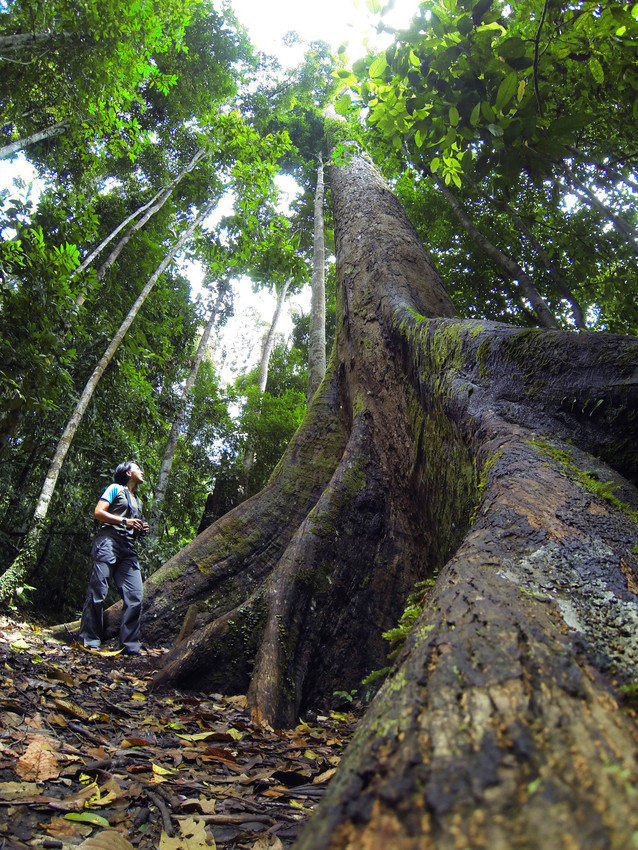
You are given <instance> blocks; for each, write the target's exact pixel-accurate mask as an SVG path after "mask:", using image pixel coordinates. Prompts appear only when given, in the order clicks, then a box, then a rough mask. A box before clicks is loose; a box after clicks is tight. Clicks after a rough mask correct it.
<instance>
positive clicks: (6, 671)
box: [0, 617, 359, 850]
mask: <svg viewBox="0 0 638 850" xmlns="http://www.w3.org/2000/svg"><path fill="white" fill-rule="evenodd" d="M165 651H166V650H164V649H149V650H146V654H145V655H143V656H142V657H139V658H137V657H135V658H131V657H128V656H123V655H121V654H120V653H118V652H115V651H112V652H108V651H101V652H94V651H87V650H86V649H84V648H83V647H81V646H80V645H78V644H71V645H66V644H64V643H60V642H59V641H57V640H54V639H52V638H51V637H50V636H49V635H48V634H47V633H46V631H42V630H40V629H38V628H37V627H36V626H32V625H29V624H28V623H19V622H16V621H14V620H11V619H9V618H7V617H0V664H2V668H3V669H2V686H1V688H0V847H2V848H26V847H29V848H31V847H48V848H71V847H82V848H86V850H90V848H94V850H98V848H99V850H126V848H131V847H135V848H140V850H151V848H152V850H157V848H160V850H199V848H211V847H221V848H224V849H225V850H285V848H288V847H290V846H291V845H292V843H293V842H294V841H295V839H296V838H297V837H298V835H299V834H300V832H301V830H302V828H303V826H304V824H305V821H306V820H307V819H308V817H309V815H310V814H311V812H312V809H313V808H314V806H315V805H316V804H317V802H318V801H319V799H320V798H321V795H322V793H323V791H324V790H325V788H326V786H327V783H328V782H329V780H330V778H331V777H332V775H333V773H334V771H335V768H336V765H337V764H338V762H339V760H340V758H341V755H342V753H343V750H344V748H345V746H346V744H347V742H348V741H349V739H350V737H351V736H352V733H353V731H354V728H355V726H356V723H357V720H358V719H359V718H358V717H357V715H356V713H353V712H349V713H338V712H332V713H330V714H329V715H325V716H318V717H316V718H315V717H314V716H313V719H312V721H309V722H307V723H304V722H300V725H298V726H297V727H296V728H295V729H286V730H271V729H264V728H261V727H257V726H254V725H253V724H251V722H250V718H249V715H248V714H247V712H246V698H245V697H244V696H222V695H221V694H211V693H207V694H203V693H185V692H178V691H175V690H171V691H165V692H157V693H156V692H151V691H150V687H149V686H150V682H151V679H152V677H153V673H154V672H155V670H157V668H158V666H159V665H160V663H161V658H162V655H163V654H164V652H165Z"/></svg>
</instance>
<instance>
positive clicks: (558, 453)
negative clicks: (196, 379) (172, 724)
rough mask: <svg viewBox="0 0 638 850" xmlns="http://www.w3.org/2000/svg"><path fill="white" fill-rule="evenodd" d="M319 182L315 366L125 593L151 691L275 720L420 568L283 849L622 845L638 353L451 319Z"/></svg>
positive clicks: (370, 201)
mask: <svg viewBox="0 0 638 850" xmlns="http://www.w3.org/2000/svg"><path fill="white" fill-rule="evenodd" d="M331 185H332V194H333V203H334V219H335V236H336V252H337V281H338V296H339V304H338V316H339V319H338V326H337V340H336V346H335V352H334V356H333V360H332V361H331V366H330V368H329V369H328V373H327V376H326V379H325V380H324V382H323V384H322V385H321V388H320V390H319V391H318V393H317V394H316V395H315V398H314V399H313V402H312V404H311V405H310V407H309V411H308V414H307V418H306V420H305V421H304V423H303V424H302V426H301V428H300V429H299V431H298V432H297V434H296V435H295V437H294V438H293V441H292V442H291V445H290V447H289V448H288V450H287V453H286V455H285V456H284V458H283V459H282V461H281V463H280V465H279V467H278V468H277V470H276V471H275V473H274V475H273V477H272V479H271V481H270V483H269V484H268V486H267V487H266V488H265V490H263V491H262V492H261V493H260V494H257V495H256V496H254V497H253V498H252V499H250V500H248V501H247V502H245V503H243V504H242V505H240V506H238V507H237V508H236V509H235V510H234V511H232V512H231V513H229V514H227V515H226V516H225V517H222V518H221V519H220V520H218V521H217V522H216V523H214V524H213V525H212V526H210V527H209V528H208V529H206V530H205V531H204V532H203V533H202V534H200V535H199V536H198V537H197V538H196V539H195V540H194V541H193V542H192V543H191V544H190V545H189V546H187V547H186V548H185V549H184V550H183V551H182V552H181V553H179V554H178V555H176V556H175V557H174V558H173V559H172V560H171V561H169V562H168V563H167V564H166V565H164V567H162V568H161V569H160V570H159V571H158V572H157V573H156V574H155V575H154V576H152V577H151V578H150V579H149V580H148V581H147V583H146V595H147V614H146V621H145V631H146V639H147V640H149V641H151V642H155V641H157V642H160V643H163V642H165V641H166V640H169V639H173V640H175V637H176V636H177V635H179V640H178V642H177V643H176V645H175V647H174V649H173V650H172V651H171V652H170V653H169V654H168V656H167V663H166V666H165V667H164V668H163V670H162V671H161V672H160V674H159V675H158V677H157V679H156V683H155V684H156V686H157V687H160V686H162V685H167V684H169V683H172V682H175V681H179V682H180V683H181V684H182V685H186V686H188V685H193V686H196V687H197V688H203V687H204V688H205V687H212V688H219V689H223V690H226V691H235V692H246V690H247V692H248V696H249V704H250V707H251V710H252V715H253V718H254V719H255V720H258V721H262V722H267V723H270V724H271V725H273V726H276V725H283V724H291V723H294V722H296V720H297V718H298V716H299V711H300V710H303V709H304V708H305V707H309V706H321V705H325V704H327V703H328V704H329V702H330V697H331V694H332V693H333V692H334V691H335V690H338V689H344V690H350V689H351V688H357V687H358V686H359V682H360V681H361V678H362V676H363V675H365V674H367V673H368V672H369V671H370V670H372V669H375V668H379V667H382V666H384V664H385V655H386V649H385V647H384V646H383V641H382V640H381V637H380V633H381V632H382V631H383V630H385V629H388V628H389V627H391V626H393V625H394V624H395V623H396V622H397V620H398V617H399V616H400V614H401V612H402V610H403V608H404V606H405V600H406V597H407V595H408V593H409V592H410V591H411V590H412V588H413V586H414V584H415V582H416V581H419V580H423V579H426V578H428V577H433V576H434V575H436V574H437V573H438V578H437V580H436V584H435V586H434V589H433V590H432V591H431V593H430V596H429V597H428V599H427V600H426V602H425V604H424V608H423V612H422V615H421V617H420V619H419V621H418V622H417V624H416V626H415V627H414V629H413V630H412V632H411V633H410V636H409V637H408V640H407V642H406V644H405V646H404V647H403V649H402V651H401V654H400V656H399V658H398V659H397V661H396V663H395V665H394V667H393V669H392V671H391V673H390V675H389V677H388V678H387V680H386V681H385V683H384V684H383V685H382V687H381V689H380V691H379V692H378V694H377V695H376V697H375V698H374V700H373V701H372V703H371V705H370V708H369V710H368V712H367V714H366V716H365V717H364V719H363V721H362V722H361V724H360V728H359V730H358V732H357V734H356V736H355V738H354V740H353V742H352V744H351V745H350V748H349V750H348V753H347V754H346V757H345V758H344V760H343V762H342V764H341V765H340V767H339V770H338V771H337V775H336V776H335V778H334V780H333V781H332V783H331V785H330V787H329V789H328V792H327V794H326V796H325V797H324V800H323V801H322V803H321V805H320V807H319V808H318V810H317V812H316V814H315V816H314V817H313V819H312V821H311V823H310V825H309V827H308V829H307V831H306V832H305V833H304V834H303V835H302V837H301V839H300V840H299V842H298V845H297V847H298V850H324V848H334V850H343V848H352V849H353V850H354V848H357V850H387V848H392V850H413V848H414V850H417V848H418V850H424V849H427V848H437V850H439V848H445V850H447V848H450V850H452V848H454V850H460V848H478V847H489V848H494V850H506V848H507V850H509V849H510V848H514V847H525V848H539V850H540V848H543V849H544V850H546V848H548V847H551V848H564V849H565V850H575V848H592V850H594V848H603V847H604V848H619V850H620V848H626V847H629V846H631V842H632V840H633V835H634V834H635V833H636V831H637V830H638V809H636V806H635V796H634V795H635V790H634V785H635V782H636V760H635V753H636V750H637V745H638V728H637V725H636V713H635V709H634V707H633V706H632V704H631V702H630V701H627V700H628V698H631V696H632V693H633V694H635V690H636V688H635V683H636V677H637V676H638V670H637V669H636V659H637V658H638V628H637V626H638V604H637V594H638V557H637V554H636V541H637V540H638V525H637V519H638V513H637V511H638V492H637V491H636V481H638V447H637V444H636V437H635V434H636V419H637V409H638V341H637V340H635V339H631V338H626V337H619V336H613V335H607V334H586V335H585V334H578V333H575V332H574V333H569V332H564V331H554V330H544V329H543V330H540V329H534V330H523V331H521V330H520V328H513V327H510V326H507V325H503V324H498V323H494V322H478V321H463V320H460V319H457V318H455V317H454V307H453V304H452V302H451V301H450V299H449V297H448V295H447V294H446V292H445V289H444V288H443V285H442V282H441V280H440V278H439V276H438V274H437V272H436V270H435V269H434V267H433V265H432V263H431V261H430V259H429V257H428V255H427V254H426V252H425V250H424V248H423V246H422V245H421V243H420V242H419V240H418V238H417V236H416V233H415V231H414V229H413V228H412V226H411V224H410V223H409V221H408V220H407V219H406V217H405V215H404V213H403V211H402V209H401V207H400V205H399V203H398V201H397V200H396V198H395V197H394V196H393V195H392V194H391V192H390V191H389V190H388V189H387V188H386V187H385V185H384V184H383V182H382V180H381V179H380V177H379V175H378V173H377V172H376V171H375V169H374V168H373V167H372V166H371V165H370V163H368V162H367V161H366V160H365V159H363V158H361V157H354V158H353V159H352V160H351V161H350V162H349V164H347V165H346V166H344V167H340V168H336V167H333V169H332V175H331ZM116 621H117V609H111V610H110V611H109V628H110V630H111V631H114V630H115V627H116ZM625 686H627V695H625V694H624V693H623V690H622V689H623V687H625ZM634 699H635V696H634Z"/></svg>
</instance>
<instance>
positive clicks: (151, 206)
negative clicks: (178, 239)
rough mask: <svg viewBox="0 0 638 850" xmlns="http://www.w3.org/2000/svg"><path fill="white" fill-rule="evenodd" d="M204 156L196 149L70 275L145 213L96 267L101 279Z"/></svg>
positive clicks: (81, 298) (80, 296) (81, 296)
mask: <svg viewBox="0 0 638 850" xmlns="http://www.w3.org/2000/svg"><path fill="white" fill-rule="evenodd" d="M204 156H206V152H205V151H203V150H200V151H198V152H197V153H196V154H195V156H194V157H193V158H192V159H191V161H190V162H189V163H188V165H187V166H186V167H185V168H183V169H182V170H181V171H180V173H179V174H178V175H177V177H175V179H174V180H171V182H170V183H169V184H168V185H167V186H165V187H164V188H163V189H162V190H161V191H159V192H158V193H157V194H156V195H155V196H154V197H153V198H152V199H151V200H150V201H149V202H148V203H147V204H144V205H143V206H141V207H139V208H138V209H137V210H136V211H135V212H134V213H133V214H132V215H130V216H129V217H128V218H127V219H125V220H124V221H123V222H122V223H121V224H120V225H119V226H118V227H116V228H115V230H113V231H112V232H111V233H109V235H108V236H107V237H106V239H104V240H103V241H102V242H101V243H100V244H99V245H98V246H97V248H95V249H94V250H93V251H92V252H91V253H90V254H89V256H88V257H87V258H86V259H85V260H84V261H83V262H82V264H81V265H80V266H79V267H78V268H77V269H76V270H75V271H74V272H73V275H72V277H75V275H77V274H79V273H80V272H82V271H84V270H85V269H86V268H87V267H88V266H89V265H90V263H91V262H93V260H94V259H95V257H96V256H97V255H98V254H99V253H100V252H101V251H102V250H103V248H105V247H106V246H107V245H108V244H109V243H110V242H112V241H113V239H114V238H115V237H116V236H117V234H118V233H119V232H120V231H121V230H122V229H123V228H124V227H126V225H127V224H129V223H130V222H131V221H132V220H133V219H134V218H136V217H137V216H138V215H140V214H141V213H145V214H144V215H142V217H141V218H140V219H138V220H137V221H136V222H135V224H134V225H133V226H132V227H131V228H130V229H129V230H128V231H127V233H125V235H124V236H123V237H122V238H121V239H120V241H119V242H118V243H117V245H116V246H115V247H114V248H113V250H112V251H111V253H110V254H109V256H108V257H107V258H106V260H105V261H104V262H103V263H102V265H101V266H100V268H99V269H98V271H97V274H96V279H97V280H98V281H100V280H102V278H103V277H104V275H105V274H106V273H107V271H108V270H109V269H110V267H111V266H112V265H113V263H114V262H115V261H116V260H117V258H118V257H119V256H120V254H121V253H122V251H123V250H124V248H125V247H126V245H127V244H128V243H129V242H130V240H131V237H132V236H133V235H134V234H135V233H137V231H138V230H140V229H141V228H142V227H143V226H144V225H145V224H146V222H147V221H148V220H149V219H150V218H151V217H152V216H153V215H155V213H156V212H158V211H159V210H161V208H162V207H163V206H164V204H165V203H166V201H167V200H168V199H169V198H170V196H171V194H172V191H173V189H174V188H175V186H177V185H178V184H179V183H180V182H181V181H182V179H183V178H184V177H185V176H186V175H187V174H189V173H190V172H191V171H192V170H193V168H194V167H195V166H196V165H197V163H198V162H199V161H200V160H201V159H203V157H204ZM76 300H77V303H78V305H81V304H83V303H84V301H85V295H84V293H79V294H78V296H77V299H76Z"/></svg>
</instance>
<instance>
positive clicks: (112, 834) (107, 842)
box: [78, 829, 135, 850]
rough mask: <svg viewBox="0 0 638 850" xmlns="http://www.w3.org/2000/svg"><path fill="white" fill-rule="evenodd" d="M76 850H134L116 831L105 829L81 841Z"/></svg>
mask: <svg viewBox="0 0 638 850" xmlns="http://www.w3.org/2000/svg"><path fill="white" fill-rule="evenodd" d="M78 850H135V848H134V847H133V845H132V844H131V842H130V841H128V840H127V839H126V838H124V836H123V835H122V833H121V832H118V831H117V830H116V829H105V830H103V831H102V832H100V833H98V834H97V835H94V836H93V837H92V838H88V839H87V840H86V841H83V842H82V843H81V844H80V845H79V847H78Z"/></svg>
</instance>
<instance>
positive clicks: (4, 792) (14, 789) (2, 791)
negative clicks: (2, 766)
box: [0, 782, 39, 803]
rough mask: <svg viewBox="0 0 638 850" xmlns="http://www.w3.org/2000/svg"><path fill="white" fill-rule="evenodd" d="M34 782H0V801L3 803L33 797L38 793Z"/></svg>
mask: <svg viewBox="0 0 638 850" xmlns="http://www.w3.org/2000/svg"><path fill="white" fill-rule="evenodd" d="M38 790H39V789H38V786H37V785H36V783H35V782H0V799H2V800H3V801H4V802H5V803H8V802H10V801H12V800H21V799H23V798H28V797H33V795H34V794H37V793H38Z"/></svg>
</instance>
